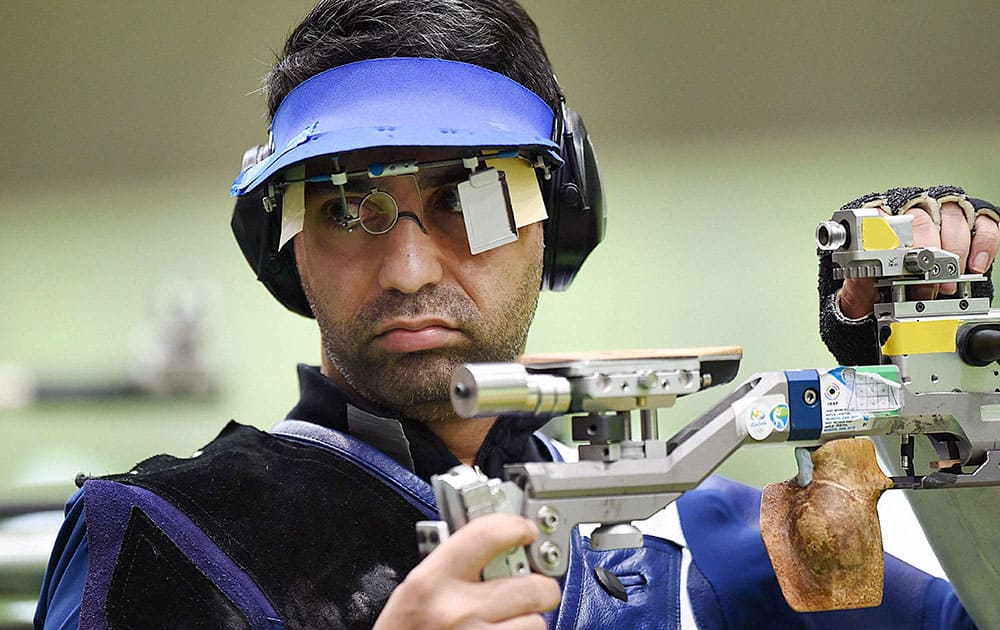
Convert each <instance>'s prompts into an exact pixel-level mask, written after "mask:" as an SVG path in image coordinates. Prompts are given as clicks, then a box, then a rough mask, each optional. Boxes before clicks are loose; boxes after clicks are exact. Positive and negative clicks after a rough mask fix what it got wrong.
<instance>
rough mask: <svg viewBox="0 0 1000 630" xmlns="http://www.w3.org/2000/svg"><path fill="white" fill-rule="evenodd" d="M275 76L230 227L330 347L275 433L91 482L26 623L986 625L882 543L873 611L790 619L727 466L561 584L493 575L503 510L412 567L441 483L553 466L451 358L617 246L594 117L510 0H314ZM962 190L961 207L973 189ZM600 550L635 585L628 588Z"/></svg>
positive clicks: (492, 357)
mask: <svg viewBox="0 0 1000 630" xmlns="http://www.w3.org/2000/svg"><path fill="white" fill-rule="evenodd" d="M266 92H267V94H268V99H269V105H270V113H271V116H272V126H271V133H272V139H273V146H272V147H268V148H263V149H260V150H257V151H254V152H253V153H252V155H251V157H250V159H249V160H248V164H247V165H246V168H245V169H244V171H243V172H242V173H241V174H240V176H239V177H238V178H237V180H236V182H235V183H234V184H233V192H234V194H236V195H237V196H238V197H239V200H238V202H237V207H236V211H235V213H234V218H233V228H234V231H235V233H236V236H237V239H238V241H239V242H240V245H241V247H242V249H243V251H244V254H245V255H246V256H247V258H248V260H249V261H250V263H251V265H252V266H253V267H254V269H255V271H256V272H257V274H258V277H259V278H260V279H261V280H262V281H263V282H264V283H265V285H266V286H267V287H268V289H269V290H270V291H271V292H272V293H273V294H274V295H275V297H277V298H278V299H279V300H280V301H281V302H282V303H283V304H285V305H286V306H287V307H289V308H290V309H291V310H293V311H296V312H299V313H301V314H303V315H312V316H314V317H315V318H316V320H317V322H318V324H319V326H320V331H321V335H322V341H323V354H322V363H321V366H320V367H319V368H318V369H317V368H312V367H305V366H303V367H300V372H299V375H300V381H301V388H302V394H301V399H300V401H299V403H298V404H297V405H296V406H295V408H294V409H293V410H292V411H291V412H290V414H289V416H288V418H289V420H288V421H286V422H285V423H282V424H280V425H279V426H278V427H276V428H275V429H274V430H273V431H272V432H270V433H261V432H259V431H256V430H254V429H251V428H249V427H244V426H241V425H237V424H235V423H232V424H230V425H229V426H227V427H226V428H225V429H224V430H223V432H222V434H221V435H220V436H219V437H218V438H217V439H216V440H215V441H213V442H212V443H210V444H209V445H207V446H206V447H205V448H204V449H202V450H201V451H199V452H197V453H196V454H195V455H194V456H192V457H190V458H174V457H169V456H157V457H154V458H151V459H149V460H146V461H145V462H142V463H140V464H138V465H137V466H136V467H135V468H134V469H133V470H132V471H129V472H128V473H126V474H122V475H115V476H111V477H107V478H102V479H91V480H87V481H86V483H85V484H84V485H83V487H82V489H81V491H80V492H78V493H77V495H75V496H74V497H73V499H71V501H70V504H69V505H68V507H67V521H66V524H65V526H64V528H63V530H62V532H61V534H60V537H59V540H58V541H57V543H56V549H55V551H54V553H53V558H52V561H51V563H50V566H49V568H48V571H47V573H46V579H45V583H44V585H43V589H42V594H41V598H40V601H39V607H38V612H37V614H36V626H39V627H46V628H49V627H64V626H67V627H68V626H71V625H74V624H75V623H76V621H77V620H79V622H80V626H81V627H84V628H92V627H93V628H103V627H116V628H117V627H142V628H158V627H212V628H216V627H226V628H229V627H233V628H282V627H288V628H326V627H359V628H360V627H370V626H372V625H375V626H376V627H379V628H402V627H406V628H423V627H428V628H430V627H456V628H457V627H473V626H479V625H489V624H496V625H497V626H498V627H505V628H531V627H544V626H545V622H546V621H547V622H548V623H549V624H550V625H552V626H556V627H567V628H568V627H645V626H656V627H662V626H667V627H671V626H672V627H695V626H701V627H721V626H725V625H729V626H759V625H763V624H765V623H766V624H770V625H774V626H785V625H790V624H801V625H805V624H811V625H817V626H823V625H827V626H831V627H833V626H843V625H845V624H847V623H868V624H870V625H873V626H884V625H886V624H889V623H894V624H898V623H902V624H904V625H908V626H913V625H916V624H918V623H925V624H926V625H927V627H937V626H940V625H950V626H956V625H959V626H960V625H962V624H966V625H968V624H969V623H970V622H969V620H968V618H967V616H965V614H964V611H963V610H962V609H961V606H960V605H959V604H958V601H957V599H956V598H955V596H954V594H953V592H952V591H951V589H950V587H949V586H948V585H947V583H945V582H944V581H942V580H936V579H933V578H930V577H929V576H926V575H924V574H922V573H920V572H918V571H916V570H914V569H912V568H910V567H907V566H905V565H903V564H902V563H900V562H898V561H896V560H894V559H892V558H887V584H886V596H885V602H884V604H883V605H882V606H881V607H879V608H875V609H866V610H860V611H844V612H837V613H824V614H821V615H796V614H794V613H793V612H792V611H791V610H790V609H789V608H788V606H787V605H786V604H785V603H784V601H783V599H782V598H781V595H780V592H779V591H778V589H777V585H776V582H775V580H774V575H773V572H772V570H771V568H770V564H769V562H768V561H767V558H766V555H765V554H764V551H763V546H762V544H761V542H760V535H759V532H757V530H756V518H757V516H756V510H759V495H758V494H757V493H756V492H754V491H752V490H750V489H748V488H744V487H742V486H738V485H737V484H733V483H731V482H727V481H725V480H720V479H712V480H710V481H708V482H706V484H705V485H704V486H703V487H702V488H701V489H699V490H696V491H693V492H690V493H688V494H687V495H685V497H684V498H682V499H681V500H680V501H679V502H678V505H677V506H676V508H671V509H670V510H666V511H664V513H663V514H662V515H659V516H658V517H656V518H655V519H654V520H655V522H654V523H652V524H651V527H652V528H653V529H654V530H655V531H657V532H659V533H661V534H662V535H663V537H661V538H649V539H647V543H646V545H645V546H644V547H643V548H642V549H639V550H624V551H613V552H599V551H595V550H592V549H590V548H589V545H588V543H587V541H586V539H584V538H581V537H576V538H575V539H574V549H573V553H572V558H573V560H572V561H571V563H570V570H569V572H568V573H567V576H566V578H565V580H564V581H563V583H562V584H561V585H560V584H558V583H557V582H556V581H555V580H552V579H549V578H546V577H543V576H539V575H530V576H523V577H516V578H503V579H498V580H492V581H488V582H481V581H479V575H480V571H481V569H482V567H483V566H484V565H485V563H486V562H487V561H488V560H489V559H490V558H492V557H493V556H495V555H496V554H498V553H499V552H501V551H502V550H504V549H507V548H510V547H512V546H515V545H524V544H527V543H529V542H530V541H531V540H533V539H534V537H535V536H536V535H537V532H536V531H535V530H534V529H533V526H532V525H531V524H530V523H528V522H527V521H525V520H524V519H520V518H518V517H513V516H503V515H494V516H490V517H485V518H482V519H477V520H475V521H473V522H472V523H470V524H469V525H467V526H465V527H463V528H462V529H461V530H459V531H458V532H457V533H456V534H455V535H453V536H452V537H451V538H450V539H448V540H447V541H446V542H445V543H444V544H442V545H441V546H440V547H439V548H438V549H437V550H436V551H435V552H434V553H433V554H431V555H430V556H429V557H428V558H427V559H426V560H424V561H422V562H421V561H419V558H418V557H417V554H416V545H415V542H414V534H413V531H414V523H415V522H416V521H418V520H422V519H424V518H427V517H433V516H434V514H435V508H434V505H433V497H432V494H431V493H430V489H429V485H428V483H427V481H428V479H429V477H430V475H432V474H435V473H441V472H444V471H446V470H448V469H449V468H451V467H452V466H454V465H456V464H458V463H459V462H464V463H469V464H473V463H474V464H476V465H478V466H480V467H481V468H482V469H483V470H484V472H485V473H486V474H488V475H490V476H499V475H500V474H501V473H502V468H503V465H504V464H505V463H512V462H518V461H539V460H548V459H554V458H557V457H558V452H557V450H556V448H555V447H554V446H553V445H552V444H551V443H550V442H549V441H547V440H546V439H545V438H544V437H543V436H541V435H540V434H537V433H535V431H536V430H537V429H538V428H539V427H540V424H541V422H535V421H528V420H525V419H519V418H499V419H498V418H489V419H479V420H461V419H458V418H457V417H455V416H454V414H453V413H452V411H451V408H450V405H449V403H448V391H447V390H448V381H449V377H450V374H451V372H452V370H453V368H454V367H456V366H457V365H459V364H460V363H463V362H467V361H485V360H489V361H509V360H512V359H514V358H515V357H517V356H518V355H519V354H520V353H521V352H522V351H523V349H524V343H525V336H526V333H527V328H528V326H529V324H530V321H531V318H532V316H533V313H534V309H535V304H536V301H537V297H538V288H539V287H548V288H557V289H560V288H564V287H565V286H566V285H568V284H569V282H570V280H571V279H572V277H573V274H575V272H576V270H577V268H578V267H579V265H580V264H581V263H582V261H583V259H584V258H585V257H586V255H587V253H589V251H590V250H591V249H592V248H593V247H594V246H595V245H596V244H597V242H598V241H599V240H600V238H601V235H602V233H603V211H602V209H601V200H600V196H599V195H600V184H599V180H598V178H597V174H596V165H595V164H594V163H593V157H592V155H591V154H590V153H589V147H588V142H587V140H586V135H585V134H586V132H585V130H584V129H583V127H582V125H581V124H580V123H579V120H578V119H577V118H576V117H575V115H574V114H572V112H571V110H569V109H568V108H567V107H566V106H565V104H564V103H563V102H562V97H561V94H560V92H559V89H558V86H557V84H556V82H555V80H554V78H553V76H552V73H551V70H550V68H549V65H548V61H547V59H546V57H545V53H544V50H543V49H542V47H541V43H540V42H539V40H538V36H537V32H536V29H535V27H534V24H533V23H532V22H531V20H530V19H529V18H528V17H527V16H526V15H525V14H524V12H523V11H522V10H521V9H520V7H518V6H517V5H516V4H513V3H512V2H509V1H507V0H480V1H478V2H474V3H473V2H468V1H467V0H428V1H426V2H420V3H413V2H409V1H408V0H333V1H327V2H322V3H321V4H320V5H319V6H317V7H316V9H314V10H313V11H312V12H311V13H310V14H309V15H308V16H306V18H305V19H304V20H303V22H302V24H301V25H300V26H299V27H298V28H297V29H296V30H295V31H294V32H293V33H292V34H291V36H290V37H289V40H288V43H287V45H286V48H285V51H284V53H283V56H282V58H281V59H280V60H279V61H278V63H277V64H276V66H275V68H274V69H273V71H272V72H271V74H270V75H269V76H268V78H267V81H266ZM952 193H953V198H954V204H955V205H954V207H957V208H959V211H960V212H961V211H962V208H961V206H960V205H959V203H962V204H965V203H967V202H966V198H965V196H964V195H963V194H960V193H958V192H955V191H952ZM921 199H922V200H924V201H923V203H925V204H930V205H928V206H927V207H928V210H929V209H931V208H934V207H936V208H937V212H938V213H939V216H941V217H942V219H941V225H942V229H941V231H940V232H937V231H935V232H934V234H932V235H930V236H928V238H933V237H934V236H936V235H937V234H941V235H942V236H938V239H939V241H938V242H941V239H943V240H944V241H945V242H944V243H942V244H944V245H945V246H949V247H955V243H954V242H951V241H949V240H948V239H953V238H957V239H958V241H957V242H958V245H963V244H964V245H965V247H966V250H967V251H971V254H969V260H970V261H975V265H978V264H980V262H982V261H981V260H980V257H979V254H980V253H983V252H985V253H986V254H987V260H986V266H989V264H990V263H991V262H992V257H993V256H994V255H995V253H996V241H995V239H994V240H993V242H992V244H991V243H990V242H989V240H988V239H987V238H986V236H984V235H986V234H992V235H993V236H995V234H996V230H995V227H996V226H995V223H991V219H990V218H989V217H987V218H986V219H984V220H983V225H982V226H980V222H979V220H978V219H977V220H976V221H977V222H976V226H977V229H979V232H978V233H977V236H976V239H975V240H973V239H971V237H970V236H969V234H968V224H966V230H965V232H966V234H965V235H964V236H963V235H958V236H953V235H954V234H957V232H960V230H958V231H956V230H955V229H954V224H955V222H954V220H953V216H954V212H955V211H954V207H953V206H952V205H949V204H951V203H952V202H951V201H949V199H950V198H946V199H945V201H946V204H945V206H944V207H937V206H934V205H933V204H931V202H928V201H926V200H927V199H928V197H927V196H926V195H924V196H923V197H921ZM939 205H940V204H939ZM888 209H889V210H890V211H891V210H893V208H892V207H889V208H888ZM975 210H976V208H973V211H975ZM921 211H923V210H921ZM925 214H927V216H928V217H930V214H929V212H926V213H925ZM963 217H964V214H963ZM986 224H989V225H986ZM932 225H933V223H932ZM945 226H947V229H945ZM991 230H992V231H991ZM970 264H971V263H970ZM984 268H985V267H984ZM837 288H838V287H835V286H833V285H831V286H830V287H827V288H826V289H827V294H826V296H827V297H829V296H832V295H833V294H834V293H835V292H836V289H837ZM866 290H867V286H866V285H864V284H853V285H848V286H847V287H845V289H844V293H843V294H841V295H842V298H841V301H840V302H839V305H838V303H837V302H836V301H829V300H828V301H827V303H826V304H827V306H826V308H828V309H830V308H832V309H835V310H834V311H832V314H831V315H830V317H832V319H831V320H829V321H828V322H827V323H826V324H824V326H825V330H826V331H827V332H828V333H829V335H830V338H831V339H833V341H831V343H833V344H836V343H838V341H837V340H840V339H849V340H850V343H851V344H856V345H857V346H858V347H861V346H862V345H864V344H866V343H867V344H870V343H872V339H871V338H864V339H862V338H861V337H864V336H865V335H867V334H868V331H867V328H865V326H866V325H867V324H866V321H867V320H866V319H865V317H864V315H865V314H866V313H865V312H863V311H864V307H865V306H867V309H868V311H869V312H870V309H871V303H872V302H873V301H874V296H873V295H868V294H865V291H866ZM848 298H850V299H848ZM869 298H870V299H869ZM858 306H860V307H861V308H858V309H857V310H850V313H849V314H847V310H846V307H850V308H851V309H854V308H855V307H858ZM840 308H844V309H845V310H844V312H843V313H841V311H840V310H836V309H840ZM859 316H860V317H859ZM855 329H859V330H860V331H861V332H857V331H856V330H855ZM851 347H854V346H851ZM597 567H601V568H603V569H606V570H608V571H610V572H611V573H613V574H615V575H617V576H618V577H619V582H621V583H622V584H623V586H624V589H625V591H626V593H625V595H626V597H625V598H624V600H623V599H621V598H618V597H615V596H613V594H612V593H611V592H610V591H609V588H608V586H607V584H606V583H604V582H601V581H600V580H598V579H596V578H595V575H596V574H595V568H597ZM553 610H554V611H555V612H551V613H548V612H547V611H553ZM542 613H547V617H545V618H543V617H542V616H541V614H542Z"/></svg>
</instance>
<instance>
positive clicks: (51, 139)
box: [0, 0, 1000, 503]
mask: <svg viewBox="0 0 1000 630" xmlns="http://www.w3.org/2000/svg"><path fill="white" fill-rule="evenodd" d="M310 5H311V3H310V2H306V1H301V0H295V1H292V0H286V1H284V2H281V3H275V2H264V1H262V0H251V1H244V2H215V3H202V2H194V1H192V0H184V1H178V2H170V3H166V2H133V1H126V0H120V1H110V0H109V1H106V2H89V3H55V2H27V1H24V2H19V1H16V0H8V1H7V2H4V3H2V4H0V76H2V77H3V82H4V84H5V85H4V91H3V94H4V95H3V97H2V99H0V138H2V141H3V144H4V151H3V168H0V212H2V217H3V224H2V225H3V227H2V229H0V304H2V308H0V364H5V365H6V367H5V368H4V369H5V371H6V372H7V373H8V374H9V373H10V372H12V371H14V372H17V373H19V374H21V375H28V376H30V377H33V378H37V379H39V380H41V381H43V382H47V383H83V384H95V385H99V384H102V383H111V382H120V381H123V380H124V379H125V378H126V377H127V375H128V374H129V373H130V371H134V370H135V369H137V367H139V366H141V365H142V359H141V357H143V356H148V353H149V346H150V344H151V343H152V340H153V338H154V335H153V333H152V332H151V331H155V330H156V324H155V322H156V320H157V318H158V317H159V316H158V313H160V312H162V309H163V305H164V304H165V303H167V302H169V296H175V297H176V296H178V295H181V296H185V295H186V296H192V295H194V296H197V301H198V303H199V304H201V305H202V309H203V312H204V315H205V317H204V320H203V328H202V329H201V331H202V333H201V339H202V342H203V344H202V345H201V346H200V352H201V353H202V355H203V357H204V358H205V360H206V364H207V366H208V367H209V369H210V373H211V374H212V375H213V378H214V379H215V382H216V383H217V395H216V396H215V397H214V398H209V399H190V400H159V401H156V400H153V401H150V400H144V401H143V400H139V401H128V400H121V401H116V402H103V403H95V402H91V403H80V402H66V403H49V404H42V405H32V406H28V407H24V408H20V409H2V408H0V433H2V436H3V439H2V440H0V455H2V456H0V503H2V502H3V501H21V500H29V499H30V500H35V499H37V498H47V499H50V500H56V501H61V500H62V499H63V498H64V497H65V496H66V495H68V493H69V492H71V491H72V478H73V477H74V475H75V474H76V473H78V472H81V471H84V472H88V473H93V474H99V473H105V472H111V471H118V470H122V469H125V468H128V467H129V466H131V465H132V464H133V463H135V462H136V461H137V460H139V459H142V458H144V457H146V456H148V455H150V454H153V453H157V452H162V451H166V452H172V453H174V454H181V455H183V454H187V453H190V452H191V451H193V450H194V449H195V448H197V447H198V446H200V445H202V444H203V443H205V442H206V441H208V440H210V439H211V438H212V437H213V436H214V435H215V434H216V433H217V432H218V431H219V429H220V428H221V427H222V425H223V424H224V422H225V421H226V420H227V419H229V418H236V419H239V420H240V421H242V422H246V423H251V424H255V425H258V426H260V427H268V426H270V425H271V424H273V423H274V422H275V421H276V420H277V419H279V418H281V417H282V416H283V415H284V413H285V412H286V411H287V410H288V409H289V408H290V406H291V405H292V404H293V402H294V401H295V399H296V392H297V385H296V380H295V373H294V365H295V363H296V362H300V361H305V362H317V361H318V356H319V343H318V335H317V333H316V330H315V326H314V324H313V323H312V322H311V321H309V320H305V319H302V318H300V317H298V316H296V315H292V314H290V313H288V312H285V311H284V310H283V309H282V307H281V306H280V305H278V304H277V303H276V302H275V301H273V300H272V299H271V298H270V296H269V295H268V294H267V293H266V291H265V290H264V289H263V288H262V287H260V286H258V285H257V283H256V282H255V280H254V278H253V275H252V273H251V272H250V270H249V268H248V267H247V266H246V264H245V263H244V262H243V260H242V258H241V255H240V253H239V251H238V249H237V247H236V245H235V242H234V241H233V239H232V237H231V235H230V232H229V227H228V222H229V214H230V211H231V200H230V199H229V197H228V187H229V183H230V182H231V180H232V179H233V177H234V176H235V175H236V172H237V171H238V167H239V161H240V156H241V155H242V152H243V150H244V149H245V148H246V147H248V146H250V145H254V144H258V143H261V142H263V141H264V140H265V139H266V123H265V119H264V116H263V111H264V103H263V99H262V97H261V96H260V95H259V94H258V93H256V90H257V88H258V86H259V80H260V77H261V76H262V75H263V74H264V73H265V72H266V70H267V68H268V66H269V64H270V63H271V61H272V60H273V58H274V51H276V50H279V49H280V48H281V46H282V44H283V41H284V37H285V36H286V35H287V33H288V31H289V29H290V28H291V27H292V26H293V25H294V24H295V23H296V22H297V20H298V18H299V17H301V16H302V15H303V14H304V13H305V12H306V11H307V10H308V8H309V6H310ZM524 5H525V7H526V8H527V9H528V11H529V13H531V14H532V16H533V17H534V18H535V20H536V21H537V23H538V26H539V29H540V31H541V33H542V37H543V40H544V41H545V42H546V44H547V47H548V51H549V54H550V57H551V59H552V62H553V65H554V67H555V68H556V71H557V73H558V76H559V80H560V82H561V83H562V85H563V89H564V91H565V92H566V94H567V96H568V100H569V102H570V104H571V105H572V106H573V107H574V108H575V109H577V111H579V112H580V113H581V114H582V115H583V116H584V119H585V120H586V122H587V125H588V128H589V130H590V133H591V136H592V137H593V139H594V142H595V144H596V146H597V149H598V153H599V157H600V161H601V167H602V173H603V175H604V181H605V187H606V196H607V207H608V213H609V220H608V232H607V240H606V242H605V243H604V244H603V245H602V246H601V247H600V248H599V249H598V250H597V251H596V252H595V253H594V254H593V256H592V257H591V259H590V260H589V261H588V263H587V264H586V265H585V266H584V268H583V271H582V272H581V273H580V275H579V276H578V277H577V280H576V282H575V284H574V286H573V287H572V289H571V290H570V291H569V292H568V293H565V294H546V295H544V296H543V297H542V300H541V305H540V308H539V312H538V316H537V319H536V322H535V326H534V328H533V331H532V334H531V337H530V341H529V351H536V352H537V351H564V350H590V349H618V348H635V347H670V346H695V345H724V344H725V345H728V344H739V345H742V346H743V347H744V351H745V359H744V361H743V366H742V369H741V374H740V378H741V379H742V378H745V377H746V376H749V375H750V374H752V373H753V372H756V371H761V370H774V369H783V368H799V367H813V366H824V365H830V364H832V361H833V360H832V358H831V357H830V356H829V355H828V354H827V353H826V351H825V349H824V347H823V346H822V344H821V342H820V340H819V337H818V334H817V332H816V328H817V327H816V301H817V300H816V290H815V268H816V262H815V250H814V244H813V230H814V228H815V225H816V223H817V222H819V221H821V220H823V219H826V218H829V215H830V214H831V213H832V212H833V211H834V210H835V209H836V208H837V207H839V206H840V205H841V204H842V203H844V202H846V201H848V200H850V199H853V198H855V197H857V196H859V195H861V194H863V193H866V192H869V191H872V190H882V189H885V188H888V187H892V186H900V185H932V184H939V183H955V184H959V185H962V186H964V187H965V188H966V189H967V190H969V191H970V192H971V193H974V194H975V196H979V197H983V198H986V199H991V200H994V201H996V200H1000V177H998V175H1000V116H998V111H1000V38H998V37H997V26H998V24H1000V19H998V18H1000V4H998V3H997V2H995V0H982V1H967V2H954V3H950V2H949V3H945V2H939V3H938V2H877V3H876V2H851V3H847V2H827V3H791V2H753V3H722V2H698V3H676V2H663V1H660V0H635V1H623V2H617V3H610V2H606V1H604V0H600V1H598V0H577V1H572V0H567V1H561V2H557V1H554V0H526V1H525V2H524ZM165 296H166V297H165ZM8 386H9V382H8ZM723 389H724V388H723ZM722 393H724V392H723V391H721V390H720V391H718V392H709V393H704V394H699V395H698V396H696V397H692V398H689V399H685V400H682V401H679V403H678V405H677V406H676V407H675V408H674V409H673V410H671V411H669V412H664V413H662V414H661V419H662V421H663V424H664V425H665V427H666V426H669V427H675V426H679V425H680V424H682V423H683V422H685V421H686V420H688V419H690V418H691V417H693V416H694V415H695V414H697V413H698V412H699V411H701V410H703V409H705V408H707V407H708V405H709V404H710V403H711V402H713V401H714V400H715V399H716V398H717V397H718V396H720V395H721V394H722ZM665 430H666V429H665ZM792 469H793V461H792V454H791V450H790V449H780V448H778V449H760V450H753V449H746V450H744V451H741V452H740V453H738V454H737V455H736V456H735V457H733V458H732V459H731V460H730V461H729V462H727V463H726V464H725V465H724V467H723V472H725V473H727V474H729V475H731V476H735V477H737V478H740V479H743V480H746V481H748V482H750V483H753V484H758V485H759V484H763V483H766V482H768V481H772V480H777V479H782V478H785V477H787V476H789V475H790V474H791V471H792Z"/></svg>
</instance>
